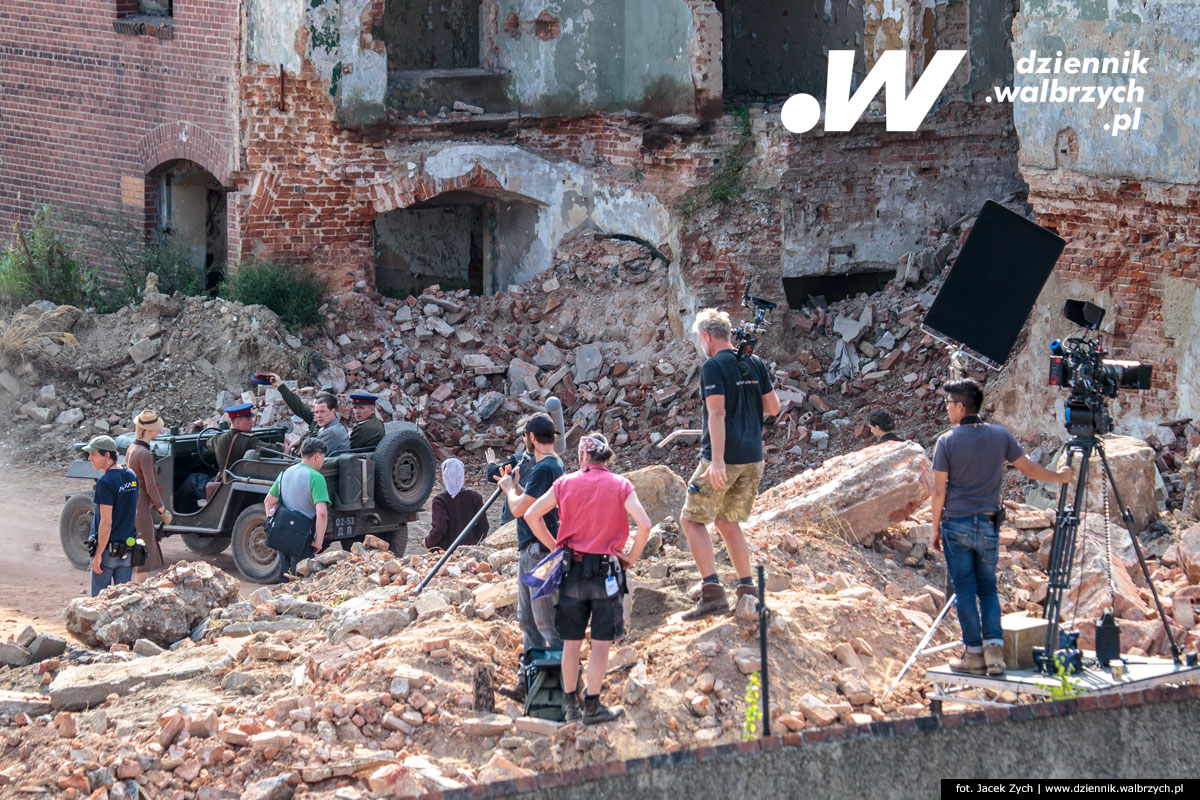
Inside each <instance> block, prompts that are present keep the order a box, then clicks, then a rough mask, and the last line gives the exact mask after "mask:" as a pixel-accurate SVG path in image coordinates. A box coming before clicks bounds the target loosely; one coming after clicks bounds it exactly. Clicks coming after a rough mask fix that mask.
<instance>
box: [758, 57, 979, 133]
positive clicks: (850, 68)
mask: <svg viewBox="0 0 1200 800" xmlns="http://www.w3.org/2000/svg"><path fill="white" fill-rule="evenodd" d="M854 54H855V51H853V50H830V51H829V75H828V77H827V78H826V84H825V130H827V131H848V130H850V129H851V128H853V127H854V123H856V122H858V120H859V118H860V117H862V115H863V112H864V111H866V110H867V106H868V105H869V104H870V102H871V101H872V100H873V99H874V98H875V95H876V94H878V93H879V89H880V87H883V88H884V97H885V98H886V99H887V113H886V118H887V129H888V130H889V131H915V130H916V129H917V126H918V125H920V124H921V123H922V122H923V121H924V120H925V115H926V114H928V113H929V109H930V108H932V107H933V103H934V101H936V100H937V98H938V95H939V94H940V93H941V91H942V89H945V88H946V84H947V83H949V82H950V76H951V75H953V74H954V70H955V69H957V68H958V65H959V62H961V61H962V59H963V56H965V55H966V54H967V51H966V50H939V51H938V52H937V53H935V54H934V56H933V60H932V61H930V62H929V66H927V67H925V71H924V72H922V73H921V77H920V78H919V79H918V80H917V83H916V85H915V86H913V89H912V92H911V93H909V94H908V95H907V96H905V94H904V84H905V77H906V74H907V69H908V62H907V59H906V53H905V52H904V51H903V50H887V51H885V52H884V53H883V55H881V56H880V57H879V58H878V59H877V60H876V62H875V66H873V67H871V71H870V72H868V73H867V77H866V78H865V79H863V82H862V85H861V86H859V87H858V91H856V92H854V93H853V94H851V93H850V81H851V79H852V78H853V76H854ZM781 116H782V119H783V127H785V128H787V129H788V130H789V131H791V132H792V133H804V132H806V131H811V130H812V129H813V128H814V127H816V124H817V123H818V122H820V120H821V104H820V103H819V102H817V99H816V98H815V97H813V96H812V95H810V94H794V95H792V96H791V97H789V98H788V99H787V102H786V103H784V104H783V110H782V112H781Z"/></svg>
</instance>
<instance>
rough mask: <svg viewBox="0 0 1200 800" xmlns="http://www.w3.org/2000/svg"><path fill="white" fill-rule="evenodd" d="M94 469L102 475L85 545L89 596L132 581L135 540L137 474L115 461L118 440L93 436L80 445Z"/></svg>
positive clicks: (98, 481)
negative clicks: (88, 549) (89, 559)
mask: <svg viewBox="0 0 1200 800" xmlns="http://www.w3.org/2000/svg"><path fill="white" fill-rule="evenodd" d="M83 450H84V452H85V453H87V454H88V461H89V462H90V463H91V465H92V468H93V469H98V470H102V471H103V472H104V474H103V475H102V476H100V478H99V480H97V481H96V490H95V495H94V497H95V508H94V511H95V514H94V516H93V518H92V532H91V536H89V537H88V544H89V545H94V546H95V551H94V552H93V555H92V597H95V596H96V595H98V594H100V592H102V591H103V590H104V589H105V587H107V586H109V585H113V586H115V585H116V584H118V583H129V582H130V581H131V580H133V546H134V543H135V542H136V541H137V525H136V516H137V502H138V482H137V476H136V475H134V474H133V471H132V470H130V469H129V468H128V467H125V466H122V465H121V464H118V463H117V443H116V442H115V441H113V438H112V437H111V436H96V437H95V438H93V439H92V440H91V441H90V442H88V443H87V445H86V446H85V447H84V448H83Z"/></svg>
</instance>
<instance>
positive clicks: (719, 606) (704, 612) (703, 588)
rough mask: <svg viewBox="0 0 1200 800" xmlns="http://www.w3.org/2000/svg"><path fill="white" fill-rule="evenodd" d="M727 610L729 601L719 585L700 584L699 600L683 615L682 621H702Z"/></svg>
mask: <svg viewBox="0 0 1200 800" xmlns="http://www.w3.org/2000/svg"><path fill="white" fill-rule="evenodd" d="M728 610H729V601H728V600H726V599H725V589H724V588H722V587H721V584H719V583H702V584H700V599H699V600H698V601H696V605H695V607H694V608H693V609H692V610H691V611H689V612H687V613H686V614H684V615H683V619H685V620H687V621H689V622H691V621H692V620H697V619H704V618H705V617H707V616H709V615H710V614H716V613H723V612H726V611H728Z"/></svg>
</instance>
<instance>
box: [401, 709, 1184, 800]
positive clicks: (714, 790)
mask: <svg viewBox="0 0 1200 800" xmlns="http://www.w3.org/2000/svg"><path fill="white" fill-rule="evenodd" d="M1198 729H1200V686H1194V685H1193V686H1173V687H1158V688H1155V689H1148V690H1146V691H1144V692H1132V693H1130V694H1126V695H1104V696H1101V697H1081V698H1077V699H1075V700H1064V701H1060V702H1057V703H1038V704H1036V705H1030V706H1016V707H1013V708H988V709H987V710H986V711H970V712H966V713H962V714H947V715H945V716H942V717H921V718H918V719H900V720H894V721H888V722H873V723H871V724H869V725H831V726H829V727H827V728H817V729H806V730H805V731H804V732H803V735H801V734H796V733H787V734H784V735H782V736H772V737H769V738H764V739H757V740H754V741H750V742H735V743H732V744H723V745H717V746H715V747H701V748H697V749H695V750H683V751H680V752H678V753H661V754H657V755H653V756H647V757H644V758H635V759H631V760H629V761H611V762H608V763H604V764H591V765H588V766H586V767H582V768H580V769H575V770H568V771H565V772H555V773H545V774H542V775H538V776H535V777H532V778H522V779H521V780H518V781H501V782H498V783H490V784H480V785H477V786H472V787H469V788H465V789H459V790H454V791H448V792H432V793H429V794H426V795H423V797H425V798H438V799H439V800H489V799H490V798H501V797H513V796H516V795H524V796H528V797H533V798H547V799H549V798H553V799H554V800H599V798H609V797H650V796H662V797H670V796H687V795H688V794H689V793H691V792H694V790H695V787H697V786H703V787H705V791H704V794H705V795H706V796H716V797H719V796H730V797H735V796H747V795H750V796H754V797H757V798H768V797H778V798H793V797H805V796H811V797H822V798H847V800H860V798H862V797H863V796H864V794H867V793H869V794H870V795H871V796H872V797H880V796H883V797H894V798H909V797H912V798H928V797H936V796H938V793H939V791H940V784H939V782H940V780H941V779H942V778H954V777H959V778H961V777H971V778H979V779H989V778H992V779H1001V778H1016V777H1021V778H1082V777H1086V778H1122V777H1137V776H1144V777H1156V778H1183V777H1189V776H1191V775H1193V774H1194V773H1195V765H1196V762H1195V752H1194V744H1193V742H1192V738H1193V737H1192V736H1191V732H1192V731H1195V730H1198ZM866 786H870V787H871V788H870V790H869V792H868V790H866V789H865V788H864V787H866Z"/></svg>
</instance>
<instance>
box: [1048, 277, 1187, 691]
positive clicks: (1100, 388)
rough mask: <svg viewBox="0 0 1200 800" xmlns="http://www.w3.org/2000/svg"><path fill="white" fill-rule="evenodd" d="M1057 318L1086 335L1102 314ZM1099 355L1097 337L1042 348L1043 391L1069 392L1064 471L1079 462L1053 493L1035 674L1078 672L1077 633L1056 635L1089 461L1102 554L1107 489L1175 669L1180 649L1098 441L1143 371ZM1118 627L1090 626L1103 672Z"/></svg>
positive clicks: (1073, 306)
mask: <svg viewBox="0 0 1200 800" xmlns="http://www.w3.org/2000/svg"><path fill="white" fill-rule="evenodd" d="M1063 316H1065V317H1066V318H1067V319H1068V320H1070V321H1071V322H1073V323H1075V324H1076V325H1078V326H1079V327H1081V328H1084V329H1085V330H1086V331H1089V332H1094V331H1098V330H1099V328H1100V323H1101V321H1103V319H1104V309H1103V308H1100V307H1099V306H1097V305H1094V304H1093V303H1088V302H1084V301H1082V300H1068V301H1067V302H1066V305H1064V306H1063ZM1105 355H1107V351H1106V350H1105V349H1104V346H1103V344H1102V343H1101V342H1100V340H1099V334H1097V335H1096V336H1094V337H1093V336H1089V334H1088V333H1085V334H1083V335H1082V336H1077V337H1072V338H1070V339H1067V341H1066V342H1065V343H1064V342H1062V341H1060V340H1058V339H1055V340H1054V341H1052V342H1051V343H1050V385H1051V386H1062V387H1065V388H1067V389H1070V391H1071V394H1070V395H1069V396H1068V397H1067V401H1066V404H1065V409H1064V422H1065V424H1066V428H1067V432H1068V433H1070V434H1071V436H1072V437H1074V438H1072V439H1071V440H1070V441H1069V442H1067V444H1066V454H1067V455H1066V463H1067V466H1071V463H1072V461H1073V460H1074V459H1075V457H1076V456H1078V457H1079V463H1078V467H1077V470H1078V472H1077V474H1078V477H1077V482H1076V484H1075V492H1074V495H1073V497H1072V496H1071V495H1070V485H1069V484H1067V485H1064V486H1063V487H1062V489H1061V490H1059V495H1058V507H1057V513H1056V517H1055V525H1054V538H1053V539H1052V540H1051V548H1050V563H1049V565H1048V566H1047V568H1046V574H1047V577H1048V578H1049V587H1048V589H1047V592H1046V603H1045V618H1046V620H1047V621H1048V622H1049V625H1048V627H1047V630H1046V643H1045V646H1044V647H1035V648H1033V658H1034V661H1035V662H1036V663H1037V664H1038V666H1039V667H1040V668H1041V670H1042V671H1043V672H1045V673H1049V674H1054V673H1055V672H1056V671H1059V670H1061V671H1063V672H1066V673H1071V672H1079V671H1081V670H1082V669H1083V658H1082V655H1083V654H1082V651H1081V650H1080V649H1079V647H1078V639H1079V631H1077V630H1062V629H1061V628H1060V626H1059V619H1060V617H1061V614H1062V610H1063V599H1064V594H1065V593H1066V592H1067V590H1068V589H1069V587H1070V585H1071V565H1072V563H1073V562H1074V560H1075V545H1076V540H1077V536H1078V531H1079V525H1080V520H1081V514H1082V512H1083V509H1084V505H1085V503H1084V493H1085V490H1086V486H1087V477H1088V465H1089V462H1090V461H1091V458H1092V454H1093V453H1094V454H1096V455H1098V456H1100V463H1101V465H1102V466H1103V469H1104V473H1103V478H1104V480H1105V481H1107V485H1106V486H1105V485H1104V484H1102V486H1101V491H1102V492H1104V532H1105V540H1106V541H1105V544H1106V547H1107V549H1108V552H1110V553H1111V552H1112V539H1111V530H1110V528H1109V517H1108V508H1109V506H1108V491H1109V490H1110V489H1111V491H1112V496H1113V499H1114V500H1115V501H1116V506H1117V510H1118V513H1119V514H1120V515H1121V518H1122V520H1123V521H1124V523H1125V527H1126V529H1127V530H1128V531H1129V534H1130V537H1129V538H1130V540H1131V541H1132V543H1133V550H1134V553H1135V554H1136V555H1137V559H1138V563H1139V564H1140V566H1141V568H1142V577H1144V578H1145V579H1146V584H1147V585H1148V586H1149V587H1150V594H1151V596H1152V597H1153V599H1154V604H1155V607H1156V608H1157V610H1158V614H1159V618H1160V619H1162V620H1164V625H1163V628H1164V630H1165V632H1166V638H1167V642H1168V644H1169V645H1170V648H1171V655H1172V658H1173V659H1174V661H1175V663H1176V664H1179V663H1180V650H1179V646H1178V644H1177V643H1176V642H1175V637H1174V635H1173V634H1172V632H1171V629H1170V627H1169V626H1167V625H1166V624H1165V620H1166V616H1165V612H1164V611H1163V607H1162V602H1161V601H1160V600H1159V597H1158V590H1157V589H1156V588H1155V586H1154V582H1153V581H1152V580H1151V578H1150V569H1149V567H1148V565H1147V564H1146V557H1145V555H1144V554H1143V553H1142V547H1141V544H1140V543H1139V542H1138V538H1137V536H1136V535H1135V531H1136V530H1137V526H1136V524H1135V522H1134V518H1133V511H1132V510H1131V509H1130V508H1129V507H1128V506H1127V505H1125V504H1124V503H1123V502H1122V501H1121V495H1120V492H1118V491H1117V484H1116V482H1115V481H1114V480H1113V475H1112V469H1111V467H1110V466H1109V464H1108V457H1107V456H1106V455H1105V452H1104V440H1103V439H1101V438H1100V437H1101V436H1103V435H1104V434H1106V433H1109V432H1110V431H1112V429H1113V421H1112V416H1111V415H1110V414H1109V411H1108V404H1107V402H1106V401H1105V398H1106V397H1116V396H1117V394H1118V393H1119V392H1120V390H1121V389H1149V388H1150V374H1151V370H1152V368H1151V366H1150V365H1149V364H1142V363H1140V362H1137V361H1114V360H1109V359H1106V358H1105V357H1104V356H1105ZM1108 581H1109V591H1110V598H1111V597H1113V596H1114V595H1115V587H1114V586H1113V578H1112V573H1111V570H1110V572H1109V575H1108ZM1120 652H1121V639H1120V627H1119V625H1118V623H1117V621H1116V620H1115V619H1114V617H1113V615H1112V614H1111V613H1107V614H1105V615H1104V616H1103V617H1102V618H1101V619H1100V620H1099V621H1098V622H1097V624H1096V660H1097V661H1098V662H1099V664H1100V666H1102V667H1106V666H1107V667H1111V665H1112V663H1113V662H1118V663H1119V661H1120V658H1121V655H1120Z"/></svg>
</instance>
